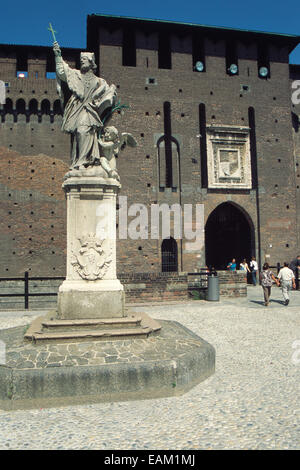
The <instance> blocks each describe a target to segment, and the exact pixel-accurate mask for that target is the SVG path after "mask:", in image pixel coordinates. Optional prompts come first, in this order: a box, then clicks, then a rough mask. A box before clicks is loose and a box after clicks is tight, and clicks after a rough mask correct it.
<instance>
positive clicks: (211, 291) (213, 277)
mask: <svg viewBox="0 0 300 470" xmlns="http://www.w3.org/2000/svg"><path fill="white" fill-rule="evenodd" d="M207 300H212V301H218V300H220V289H219V278H218V275H217V273H215V274H209V275H208V278H207Z"/></svg>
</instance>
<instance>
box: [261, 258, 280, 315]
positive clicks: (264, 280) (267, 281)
mask: <svg viewBox="0 0 300 470" xmlns="http://www.w3.org/2000/svg"><path fill="white" fill-rule="evenodd" d="M260 280H261V285H262V288H263V292H264V300H265V307H267V306H268V305H269V301H270V295H271V287H272V284H273V281H274V282H275V283H276V284H277V286H278V287H279V281H278V280H277V279H276V277H275V276H274V274H273V272H272V271H271V270H270V266H269V264H268V263H265V264H264V265H263V271H262V272H261V273H260Z"/></svg>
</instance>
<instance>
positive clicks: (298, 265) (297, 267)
mask: <svg viewBox="0 0 300 470" xmlns="http://www.w3.org/2000/svg"><path fill="white" fill-rule="evenodd" d="M289 268H290V269H291V270H292V271H293V272H294V275H295V282H296V289H297V290H298V289H299V277H300V255H299V256H297V258H295V259H293V261H291V262H290V266H289Z"/></svg>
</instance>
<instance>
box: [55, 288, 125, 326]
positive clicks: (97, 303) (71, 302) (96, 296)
mask: <svg viewBox="0 0 300 470" xmlns="http://www.w3.org/2000/svg"><path fill="white" fill-rule="evenodd" d="M124 305H125V295H124V288H123V286H122V284H121V283H120V281H119V280H118V279H114V280H107V281H102V280H100V281H94V282H92V283H87V282H86V281H80V280H79V281H67V280H66V281H64V282H63V283H62V285H61V286H60V287H59V292H58V300H57V308H58V316H59V318H61V319H82V318H119V317H123V316H124V315H125V313H124Z"/></svg>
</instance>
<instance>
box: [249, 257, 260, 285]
mask: <svg viewBox="0 0 300 470" xmlns="http://www.w3.org/2000/svg"><path fill="white" fill-rule="evenodd" d="M250 269H251V274H252V283H253V285H254V286H256V273H257V271H258V264H257V262H256V259H255V257H254V256H252V259H251V261H250Z"/></svg>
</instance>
